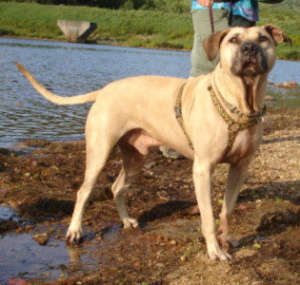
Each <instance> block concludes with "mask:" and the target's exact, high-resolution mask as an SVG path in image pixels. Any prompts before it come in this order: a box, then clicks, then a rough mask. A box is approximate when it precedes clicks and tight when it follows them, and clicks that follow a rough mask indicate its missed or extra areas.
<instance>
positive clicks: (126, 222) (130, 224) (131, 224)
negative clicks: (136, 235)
mask: <svg viewBox="0 0 300 285" xmlns="http://www.w3.org/2000/svg"><path fill="white" fill-rule="evenodd" d="M122 222H123V226H124V229H129V228H137V227H138V226H139V223H138V221H137V220H136V219H133V218H129V217H128V218H124V219H123V221H122Z"/></svg>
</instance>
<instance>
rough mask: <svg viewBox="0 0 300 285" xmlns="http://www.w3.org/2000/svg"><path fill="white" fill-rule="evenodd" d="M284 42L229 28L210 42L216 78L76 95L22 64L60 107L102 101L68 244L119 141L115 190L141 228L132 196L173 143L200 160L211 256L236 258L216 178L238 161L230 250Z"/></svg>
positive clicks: (154, 79)
mask: <svg viewBox="0 0 300 285" xmlns="http://www.w3.org/2000/svg"><path fill="white" fill-rule="evenodd" d="M281 41H289V39H288V38H287V37H286V36H285V35H284V33H283V32H282V30H281V29H280V28H278V27H276V26H273V25H267V26H263V27H252V28H248V29H245V28H232V29H228V30H226V31H222V32H219V33H217V34H214V35H212V36H211V37H209V38H208V39H206V40H205V41H204V47H205V48H206V50H207V54H208V57H209V58H210V59H213V58H215V56H216V55H217V53H218V52H219V51H220V55H221V60H220V63H219V64H218V66H217V68H216V69H215V71H214V72H213V73H211V74H208V75H206V76H200V77H198V78H195V79H191V80H188V81H187V80H184V79H179V78H171V77H160V76H141V77H133V78H128V79H124V80H120V81H117V82H113V83H111V84H109V85H107V86H106V87H104V88H103V89H101V90H100V91H95V92H92V93H89V94H85V95H79V96H74V97H70V98H64V97H60V96H57V95H55V94H53V93H51V92H50V91H48V90H46V89H45V88H44V87H43V86H41V85H40V84H39V83H38V82H37V81H36V80H35V79H34V78H33V76H32V75H31V74H30V73H29V72H28V71H27V70H26V69H24V68H23V67H22V66H21V65H20V64H18V63H17V66H18V68H19V69H20V71H21V72H23V74H24V75H25V76H26V77H27V79H28V80H29V81H30V82H31V84H32V85H33V86H34V87H35V88H36V90H37V91H38V92H40V93H41V94H42V95H43V96H45V97H46V98H48V99H49V100H50V101H52V102H54V103H57V104H79V103H85V102H88V101H95V103H94V105H93V106H92V108H91V110H90V112H89V115H88V118H87V122H86V151H87V152H86V153H87V157H86V172H85V178H84V182H83V185H82V186H81V188H80V190H79V191H78V193H77V201H76V205H75V209H74V213H73V217H72V221H71V224H70V227H69V229H68V233H67V236H66V238H67V240H68V241H69V242H80V241H81V240H82V227H81V224H82V216H83V211H84V207H85V204H86V201H87V199H88V197H89V195H90V193H91V191H92V187H93V185H94V183H95V180H96V178H97V176H98V175H99V173H100V171H101V170H102V168H103V167H104V165H105V163H106V160H107V158H108V155H109V153H110V150H111V149H112V147H113V146H114V145H115V144H118V145H119V146H120V149H121V152H122V156H123V167H122V170H121V172H120V174H119V176H118V178H117V179H116V181H115V182H114V184H113V186H112V191H113V194H114V199H115V202H116V204H117V208H118V211H119V214H120V217H121V220H122V222H123V224H124V227H137V226H138V222H137V220H135V219H133V218H131V217H129V216H128V213H127V210H126V205H125V200H124V194H125V192H126V190H127V189H128V187H129V185H130V182H131V180H132V179H133V178H134V176H135V175H136V174H137V173H138V172H139V171H140V170H141V168H142V165H143V161H144V157H145V155H146V154H147V152H148V148H149V147H152V146H159V145H165V146H168V147H170V148H173V149H175V150H177V151H178V152H180V153H182V154H183V155H185V156H186V157H188V158H190V159H193V160H194V165H193V179H194V184H195V190H196V196H197V201H198V205H199V209H200V212H201V218H202V229H203V235H204V237H205V239H206V244H207V249H208V254H209V257H210V258H211V259H220V260H228V259H230V255H229V254H228V253H226V252H224V251H222V250H221V249H220V247H219V243H218V241H217V237H216V230H215V222H214V217H213V210H212V202H211V186H210V178H211V173H212V171H213V169H214V167H215V166H216V165H217V164H218V163H222V162H226V163H230V171H229V175H228V181H227V187H226V191H225V197H224V204H223V209H222V212H221V214H220V228H219V233H220V236H219V238H220V241H221V244H222V245H223V246H225V247H226V246H227V245H228V243H230V244H231V245H236V244H237V242H235V241H234V240H232V239H230V237H229V234H228V223H229V218H230V215H231V213H232V210H233V207H234V205H235V202H236V199H237V195H238V191H239V188H240V187H241V185H242V184H243V182H244V179H245V174H246V169H247V167H248V165H249V162H250V159H251V157H252V156H253V154H254V152H255V150H256V149H257V147H258V145H259V143H260V141H261V137H262V123H261V116H262V115H263V112H264V96H265V89H266V84H267V76H268V73H269V72H270V70H271V69H272V67H273V65H274V62H275V46H276V45H277V44H278V43H279V42H281ZM176 101H178V102H177V103H176ZM175 105H178V106H177V107H181V110H182V118H183V122H184V124H183V126H181V125H180V124H179V122H178V121H177V119H176V116H175V111H174V106H175ZM180 105H181V106H180Z"/></svg>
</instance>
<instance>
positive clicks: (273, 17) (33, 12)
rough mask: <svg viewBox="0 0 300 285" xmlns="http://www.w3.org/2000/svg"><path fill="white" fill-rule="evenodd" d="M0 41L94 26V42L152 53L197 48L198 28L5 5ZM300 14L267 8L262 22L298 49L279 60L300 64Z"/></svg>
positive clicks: (146, 18)
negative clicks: (68, 26)
mask: <svg viewBox="0 0 300 285" xmlns="http://www.w3.org/2000/svg"><path fill="white" fill-rule="evenodd" d="M299 11H300V9H299ZM0 13H1V19H0V35H8V36H10V35H11V36H18V37H29V38H43V39H53V40H64V39H65V37H64V36H63V34H62V32H61V31H60V29H59V28H58V27H57V20H58V19H65V20H78V21H91V22H96V23H97V24H98V28H97V30H96V31H95V32H94V33H93V34H92V36H91V37H90V40H92V41H106V40H109V41H112V42H114V43H117V44H118V45H126V46H133V47H149V48H170V49H186V50H190V49H191V48H192V42H193V27H192V22H191V17H190V14H189V13H181V14H176V13H166V12H159V11H144V10H137V11H134V10H108V9H99V8H89V7H76V6H50V5H47V6H46V5H38V4H30V3H14V2H8V3H7V2H0ZM297 15H299V13H296V11H294V10H292V9H286V8H282V7H277V8H276V5H261V18H262V20H263V21H262V22H260V23H259V24H265V23H273V24H277V25H279V26H281V27H282V28H283V29H284V30H285V31H286V33H287V34H288V35H289V36H290V37H291V38H292V39H293V41H294V46H293V47H292V48H290V47H287V46H286V45H284V44H282V45H280V46H279V48H278V56H279V57H281V58H287V59H300V36H299V33H298V31H299V29H300V23H299V20H298V16H297Z"/></svg>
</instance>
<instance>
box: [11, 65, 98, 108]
mask: <svg viewBox="0 0 300 285" xmlns="http://www.w3.org/2000/svg"><path fill="white" fill-rule="evenodd" d="M15 65H16V66H17V67H18V69H19V70H20V71H21V72H22V73H23V74H24V75H25V77H26V78H27V79H28V81H29V82H30V83H31V84H32V86H33V87H34V88H35V89H36V91H37V92H39V93H40V94H41V95H43V96H44V97H46V98H47V99H48V100H49V101H51V102H52V103H55V104H59V105H63V104H70V105H73V104H83V103H87V102H94V101H95V100H96V98H97V95H98V93H99V91H94V92H91V93H87V94H82V95H77V96H71V97H63V96H59V95H56V94H54V93H52V92H50V91H49V90H47V89H46V88H45V87H44V86H42V85H41V84H40V83H39V82H38V81H37V80H36V79H35V78H34V77H33V75H32V74H31V73H30V72H29V71H28V70H27V69H26V68H25V67H24V66H23V65H22V64H20V63H18V62H15Z"/></svg>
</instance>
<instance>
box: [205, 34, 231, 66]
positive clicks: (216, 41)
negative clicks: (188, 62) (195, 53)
mask: <svg viewBox="0 0 300 285" xmlns="http://www.w3.org/2000/svg"><path fill="white" fill-rule="evenodd" d="M228 32H229V29H227V30H224V31H220V32H217V33H214V34H211V35H210V36H209V37H208V38H205V39H204V40H203V41H202V45H203V48H204V51H205V53H206V55H207V58H208V60H210V61H213V60H214V59H215V58H216V56H217V54H218V52H219V50H220V46H221V43H222V40H223V39H224V37H225V36H226V35H227V34H228Z"/></svg>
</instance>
